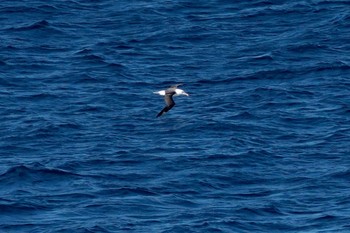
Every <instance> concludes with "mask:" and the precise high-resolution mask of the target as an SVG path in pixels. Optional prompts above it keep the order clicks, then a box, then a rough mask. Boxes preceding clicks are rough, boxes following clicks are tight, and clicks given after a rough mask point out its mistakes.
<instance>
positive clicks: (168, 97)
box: [153, 84, 189, 117]
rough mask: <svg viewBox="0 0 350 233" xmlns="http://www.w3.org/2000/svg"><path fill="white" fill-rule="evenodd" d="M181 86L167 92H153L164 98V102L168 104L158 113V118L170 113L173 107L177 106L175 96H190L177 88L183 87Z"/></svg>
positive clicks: (171, 88) (174, 86)
mask: <svg viewBox="0 0 350 233" xmlns="http://www.w3.org/2000/svg"><path fill="white" fill-rule="evenodd" d="M181 85H182V84H176V85H173V86H171V87H170V88H168V89H166V90H161V91H156V92H153V93H154V94H159V95H162V96H164V100H165V103H166V106H165V107H164V108H163V109H162V111H160V112H159V113H158V115H157V117H160V116H161V115H162V114H163V113H165V112H168V111H169V110H170V109H171V108H172V107H174V106H175V102H174V100H173V96H178V95H185V96H189V94H187V93H186V92H185V91H184V90H182V89H179V88H177V87H178V86H181Z"/></svg>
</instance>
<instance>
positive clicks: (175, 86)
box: [170, 83, 183, 88]
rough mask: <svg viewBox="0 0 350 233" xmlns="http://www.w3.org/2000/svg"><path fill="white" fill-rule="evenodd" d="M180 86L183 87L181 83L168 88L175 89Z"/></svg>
mask: <svg viewBox="0 0 350 233" xmlns="http://www.w3.org/2000/svg"><path fill="white" fill-rule="evenodd" d="M182 85H183V84H182V83H179V84H175V85H172V86H171V87H170V88H177V87H179V86H182Z"/></svg>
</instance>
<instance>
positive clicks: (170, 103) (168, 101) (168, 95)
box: [157, 90, 175, 117]
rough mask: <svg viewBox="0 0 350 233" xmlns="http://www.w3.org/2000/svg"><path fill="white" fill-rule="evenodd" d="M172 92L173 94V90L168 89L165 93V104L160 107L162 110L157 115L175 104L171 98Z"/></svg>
mask: <svg viewBox="0 0 350 233" xmlns="http://www.w3.org/2000/svg"><path fill="white" fill-rule="evenodd" d="M167 91H168V90H167ZM174 94H175V91H172V92H170V91H169V93H165V96H164V100H165V103H166V106H165V107H164V108H163V109H162V111H160V112H159V113H158V115H157V117H160V116H161V115H163V113H165V112H167V111H169V110H170V109H172V107H174V106H175V102H174V100H173V95H174Z"/></svg>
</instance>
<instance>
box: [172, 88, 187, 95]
mask: <svg viewBox="0 0 350 233" xmlns="http://www.w3.org/2000/svg"><path fill="white" fill-rule="evenodd" d="M175 92H176V95H185V96H189V94H187V93H186V92H185V91H184V90H182V89H176V90H175Z"/></svg>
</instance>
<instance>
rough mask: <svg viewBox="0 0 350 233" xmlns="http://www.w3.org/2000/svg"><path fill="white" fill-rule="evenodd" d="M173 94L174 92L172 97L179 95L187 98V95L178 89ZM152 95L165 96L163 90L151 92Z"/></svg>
mask: <svg viewBox="0 0 350 233" xmlns="http://www.w3.org/2000/svg"><path fill="white" fill-rule="evenodd" d="M175 92H176V94H175V95H174V96H179V95H185V96H189V94H187V93H186V92H185V91H184V90H182V89H179V88H177V89H175ZM153 93H154V94H158V95H162V96H165V90H161V91H156V92H153Z"/></svg>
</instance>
